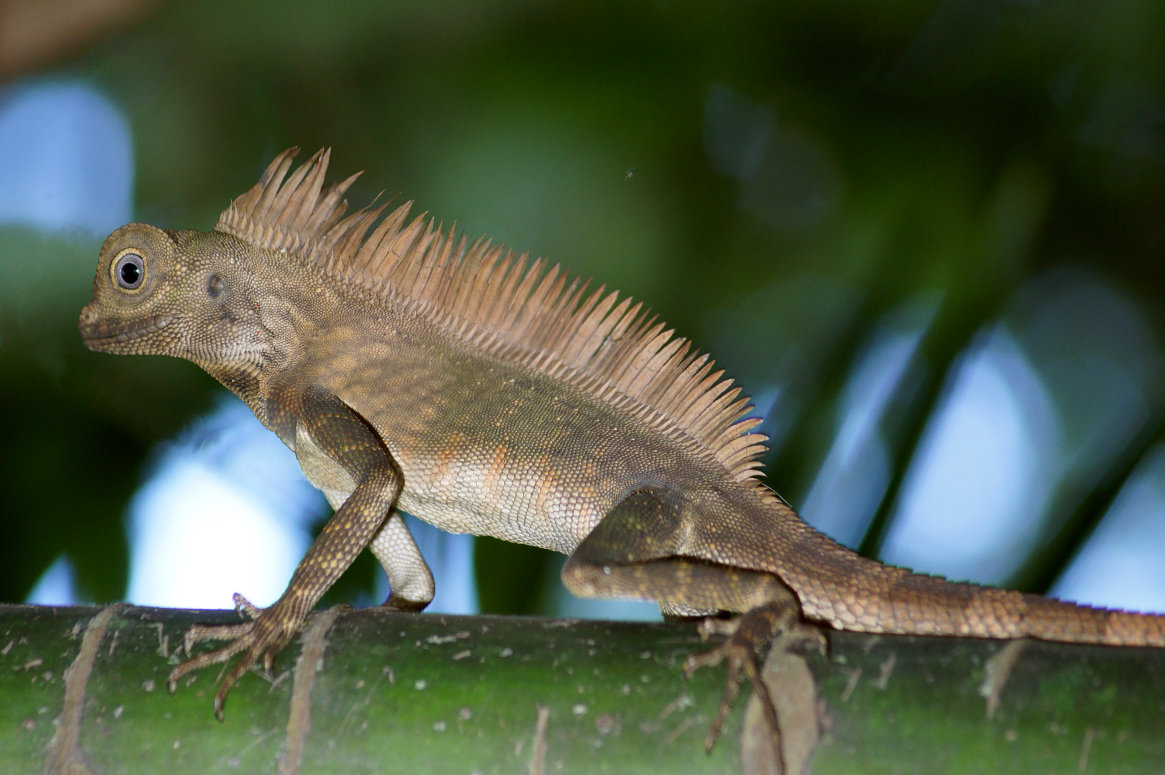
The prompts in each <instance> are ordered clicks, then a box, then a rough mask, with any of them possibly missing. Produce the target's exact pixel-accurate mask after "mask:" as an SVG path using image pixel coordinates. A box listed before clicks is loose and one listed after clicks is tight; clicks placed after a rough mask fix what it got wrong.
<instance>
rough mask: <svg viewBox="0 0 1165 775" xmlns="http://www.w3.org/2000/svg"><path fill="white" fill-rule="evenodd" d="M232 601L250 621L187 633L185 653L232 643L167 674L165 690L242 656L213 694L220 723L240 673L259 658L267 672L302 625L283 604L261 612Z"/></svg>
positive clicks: (241, 601)
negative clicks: (209, 643)
mask: <svg viewBox="0 0 1165 775" xmlns="http://www.w3.org/2000/svg"><path fill="white" fill-rule="evenodd" d="M234 599H235V609H236V610H237V611H238V612H239V613H240V614H242V615H244V616H246V617H248V618H249V619H250V620H251V621H249V622H242V623H240V624H225V625H205V624H196V625H194V626H192V627H191V628H190V629H189V630H187V631H186V637H185V638H184V639H183V642H184V645H185V649H186V653H187V654H189V653H190V650H191V649H192V648H193V647H194V644H195V643H199V642H201V641H204V640H230V641H231V642H230V643H228V644H227V645H225V646H223V647H222V648H218V649H215V650H214V651H208V652H206V653H205V654H199V655H198V656H196V657H191V658H190V659H187V660H186V661H185V662H182V663H181V664H179V665H178V666H177V667H175V668H174V669H173V670H171V671H170V677H169V679H168V680H167V682H166V688H167V689H169V691H170V693H171V694H173V693H174V692H175V690H177V688H178V679H179V678H181V677H182V676H184V675H186V674H187V673H192V672H194V671H195V670H201V669H202V668H204V667H208V666H209V665H217V664H219V663H220V662H226V661H227V660H228V659H230V658H231V657H233V656H235V655H236V654H243V658H242V659H240V660H239V661H238V662H236V663H235V664H234V666H233V667H231V669H230V670H229V671H228V672H227V674H226V676H224V677H223V679H222V683H220V684H219V687H218V691H217V692H215V695H214V716H215V718H217V719H218V720H219V721H222V720H223V710H222V708H223V702H224V701H225V700H226V696H227V692H229V691H230V690H231V689H232V688H233V687H234V685H235V683H236V682H237V681H238V680H239V678H241V677H242V676H243V673H245V672H247V670H249V669H250V668H251V666H252V665H254V664H255V663H256V662H258V661H259V660H260V658H261V659H262V660H263V668H264V669H265V670H266V671H267V672H270V671H271V665H272V663H273V662H274V660H275V655H276V654H278V653H279V652H280V651H281V650H283V647H284V646H286V645H287V644H288V643H289V642H290V641H291V639H292V638H293V637H295V633H296V632H298V630H299V628H300V625H302V624H303V618H304V617H302V616H297V615H296V614H294V613H293V612H291V611H290V610H289V607H288V606H285V605H281V603H282V601H280V602H277V603H275V605H273V606H271V607H270V608H265V609H264V608H259V607H257V606H255V605H252V604H251V602H250V601H248V600H247V599H246V598H245V597H243V596H242V595H239V594H236V595H235V598H234Z"/></svg>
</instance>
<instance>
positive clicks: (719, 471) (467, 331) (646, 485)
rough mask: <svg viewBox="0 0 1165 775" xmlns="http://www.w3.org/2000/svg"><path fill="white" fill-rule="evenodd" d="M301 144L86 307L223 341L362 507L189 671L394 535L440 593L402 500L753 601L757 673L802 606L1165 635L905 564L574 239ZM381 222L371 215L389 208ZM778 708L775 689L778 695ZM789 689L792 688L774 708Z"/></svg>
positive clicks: (400, 576) (1161, 619)
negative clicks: (559, 244) (775, 481)
mask: <svg viewBox="0 0 1165 775" xmlns="http://www.w3.org/2000/svg"><path fill="white" fill-rule="evenodd" d="M295 154H296V149H291V150H288V151H285V152H283V153H281V154H280V155H279V156H278V157H276V158H275V160H274V161H273V162H272V163H271V165H270V166H269V167H268V168H267V170H266V171H265V172H264V173H263V175H262V177H261V178H260V179H259V182H258V183H256V184H255V186H253V187H252V188H251V189H250V190H249V191H247V192H246V193H244V194H243V195H242V196H240V197H238V198H237V199H235V200H234V201H233V202H231V204H230V206H229V207H228V208H227V209H226V211H225V212H224V213H223V214H222V216H221V217H220V218H219V220H218V224H217V225H216V227H215V229H214V230H213V231H210V232H199V231H193V230H183V231H172V230H169V229H160V228H157V227H154V226H150V225H146V224H138V223H133V224H129V225H127V226H123V227H121V228H120V229H118V230H117V231H115V232H114V233H113V234H111V235H110V236H109V238H108V239H106V241H105V244H104V246H103V247H102V249H101V255H100V258H99V259H98V266H97V275H96V278H95V280H94V300H93V301H92V302H91V303H90V304H89V305H88V306H86V307H85V309H84V310H83V311H82V313H81V319H80V330H81V335H82V337H83V338H84V340H85V343H86V345H88V347H89V348H90V349H93V350H98V351H102V352H111V353H132V354H160V355H172V356H176V357H179V358H185V359H187V360H190V361H193V362H194V363H196V364H198V365H199V366H201V367H202V368H203V369H205V370H206V371H207V372H209V373H210V374H211V375H212V376H214V377H215V378H217V379H218V380H219V381H220V382H222V384H223V385H225V386H226V387H228V388H229V389H231V390H232V391H234V392H235V393H237V394H238V395H239V397H241V398H242V399H243V401H245V402H246V403H247V405H248V406H249V407H250V408H251V409H252V410H253V411H254V413H255V415H256V416H257V417H258V418H259V420H261V421H262V423H263V424H264V425H265V426H266V427H268V428H269V429H271V430H272V431H274V432H275V433H276V434H278V436H279V438H280V439H282V440H283V442H284V443H285V444H286V445H287V446H288V447H290V448H291V449H292V450H293V451H294V452H295V455H296V457H297V458H298V460H299V463H300V465H301V466H302V468H303V471H304V473H305V474H306V476H307V478H308V479H309V480H310V481H311V482H312V483H313V484H314V485H315V486H317V487H319V488H320V489H321V490H323V492H324V494H325V495H326V496H327V499H328V501H329V502H330V503H331V505H332V506H333V507H334V508H335V510H336V512H335V515H334V516H333V517H332V518H331V519H330V520H329V521H328V523H327V525H326V526H325V527H324V529H323V531H322V532H321V533H320V535H319V537H318V538H317V539H316V540H315V542H314V543H313V544H312V546H311V548H310V549H309V550H308V552H307V554H306V555H305V556H304V558H303V560H302V561H301V562H300V564H299V566H298V567H297V568H296V570H295V573H294V575H293V576H292V578H291V582H290V583H289V584H288V586H287V589H286V591H285V592H284V593H283V595H282V596H281V597H280V598H279V600H278V601H277V602H275V603H274V604H273V605H272V606H270V607H269V608H266V609H264V610H260V609H257V608H255V607H254V606H251V605H250V604H249V603H247V602H246V600H245V599H242V598H241V597H239V598H237V600H238V604H239V607H240V608H241V609H242V610H243V612H244V613H245V614H247V615H248V617H249V619H250V620H249V621H246V622H244V623H240V624H236V625H228V626H218V627H206V626H196V627H195V628H194V629H192V630H191V632H190V634H189V635H188V636H187V646H188V648H187V650H188V651H189V646H190V644H191V643H192V642H194V641H198V640H202V639H229V640H230V642H229V643H228V644H227V645H225V646H223V647H221V648H219V649H217V650H214V651H210V652H208V653H203V654H200V655H198V656H194V657H191V658H189V659H187V660H186V661H185V662H183V663H182V664H180V665H178V666H177V667H176V668H174V670H173V672H172V673H171V675H170V685H171V689H173V687H174V686H175V684H176V681H177V679H178V678H179V677H181V676H182V675H185V674H187V673H189V672H191V671H193V670H197V669H199V668H202V667H206V666H207V665H212V664H215V663H219V662H223V661H226V660H229V659H230V658H232V657H234V656H236V655H242V657H241V659H239V660H238V661H237V662H236V663H235V664H234V666H233V667H232V668H231V669H230V671H229V672H227V674H226V676H225V677H224V678H223V680H222V683H221V684H220V687H219V689H218V692H217V693H216V695H215V698H214V707H215V713H216V715H218V716H219V718H220V719H221V717H222V706H223V701H224V698H225V697H226V694H227V692H228V691H229V690H230V689H231V687H232V686H233V685H234V684H235V682H236V681H237V680H238V679H239V677H240V676H241V675H242V674H243V673H244V672H245V671H246V670H248V669H249V668H250V667H251V666H252V665H253V664H255V663H256V662H258V661H260V660H262V661H263V663H264V664H265V666H266V667H267V668H268V669H270V667H271V664H272V660H273V659H274V657H275V655H276V654H277V653H278V652H279V651H280V650H281V649H282V648H283V647H284V646H285V645H286V644H287V643H288V642H289V641H290V640H291V638H292V637H293V636H294V635H295V633H296V632H297V631H298V630H299V628H300V626H301V625H302V624H303V622H304V619H305V617H306V616H307V614H308V612H309V611H310V610H311V609H312V608H313V606H315V604H316V603H317V602H318V601H319V599H320V597H321V596H322V595H323V594H324V592H325V591H326V590H327V589H328V588H329V587H330V586H331V585H332V584H333V583H334V582H335V581H336V579H337V578H339V576H340V574H342V573H343V572H344V570H345V569H346V568H347V567H348V566H349V565H350V564H351V563H352V561H353V560H354V559H355V558H356V556H357V555H358V554H359V553H360V552H361V551H362V550H363V549H364V548H365V547H369V548H370V549H371V550H372V552H373V554H374V555H375V556H376V557H377V559H378V560H379V561H380V563H381V565H382V566H383V567H384V570H385V572H386V573H387V574H388V580H389V585H390V589H391V594H390V596H389V598H388V600H387V601H386V603H385V604H386V605H387V606H388V607H390V608H393V609H400V610H408V611H419V610H421V609H423V608H424V607H425V606H426V605H427V604H428V603H429V601H430V600H431V599H432V597H433V577H432V574H431V573H430V572H429V569H428V567H427V566H426V564H425V561H424V560H423V559H422V558H421V555H420V553H419V552H418V550H417V547H416V545H415V544H414V543H413V540H412V538H411V537H410V535H409V532H408V529H407V528H406V527H405V523H404V521H403V520H402V519H401V516H400V513H401V512H402V511H403V512H408V513H411V514H414V515H416V516H418V517H420V518H422V519H424V520H426V521H428V522H431V523H432V524H434V525H437V526H438V527H441V528H443V529H445V530H448V531H452V532H457V533H475V534H478V535H489V536H495V537H497V538H502V539H505V540H508V541H515V542H521V543H526V544H531V545H534V546H539V547H544V548H547V549H553V550H556V551H559V552H563V553H565V554H568V555H569V559H568V561H567V563H566V566H565V568H564V570H563V581H564V582H565V584H566V586H567V587H568V588H569V589H570V590H571V591H572V592H573V593H575V594H577V595H582V596H596V597H631V598H645V599H650V600H655V601H657V602H658V604H659V606H660V608H661V609H662V611H663V612H664V614H665V615H672V616H706V615H711V614H716V613H718V612H730V613H738V614H741V616H739V617H737V619H736V620H735V621H736V622H738V623H739V626H738V627H737V628H736V629H735V631H734V632H733V633H732V634H731V635H730V637H729V638H728V639H727V640H725V641H724V642H723V643H722V644H721V645H720V646H719V647H717V648H716V649H714V650H713V651H711V652H709V654H708V655H701V656H697V657H694V658H693V659H691V660H689V665H688V666H689V667H691V666H697V665H701V664H708V663H713V662H717V661H720V660H721V659H722V658H725V657H726V658H727V659H728V662H729V682H728V687H727V689H726V691H725V697H724V700H723V701H722V703H721V706H720V709H719V713H718V717H717V719H716V721H715V722H714V724H713V730H712V733H711V734H710V735H709V744H710V743H711V741H714V739H715V734H716V732H717V730H718V729H719V727H720V722H721V721H722V720H723V717H724V713H725V712H726V711H727V710H728V706H729V704H730V703H731V699H732V697H734V696H735V692H736V687H737V685H738V684H739V681H740V678H741V673H742V672H743V673H745V674H748V675H749V676H750V678H752V679H753V683H754V685H756V686H757V688H758V690H759V691H760V692H762V701H764V700H765V698H766V697H767V693H763V684H760V683H759V681H758V680H757V679H756V666H755V659H756V658H757V655H758V654H760V653H763V649H764V648H766V647H767V643H768V641H769V639H771V637H772V636H773V634H774V632H775V631H776V630H777V629H778V628H781V627H789V626H793V625H794V623H795V622H797V621H799V620H800V619H801V618H803V619H805V620H807V621H809V622H814V623H820V624H824V625H828V626H831V627H834V628H838V629H842V630H853V631H861V632H876V633H906V634H934V635H963V636H976V637H987V638H1022V637H1032V638H1042V639H1046V640H1055V641H1066V642H1073V643H1077V642H1079V643H1101V644H1113V645H1125V646H1165V616H1156V615H1141V614H1133V613H1125V612H1120V611H1110V610H1103V609H1093V608H1086V607H1081V606H1076V605H1072V604H1069V603H1063V602H1059V601H1056V600H1051V599H1048V598H1043V597H1039V596H1036V595H1030V594H1021V593H1019V592H1013V591H1006V590H1000V589H992V588H986V587H980V586H975V585H972V584H963V583H953V582H949V581H946V580H944V579H941V578H936V577H930V576H922V575H917V574H914V573H911V572H909V571H907V570H904V569H901V568H896V567H891V566H887V565H882V564H880V563H878V562H875V561H873V560H870V559H866V558H864V557H861V556H859V555H857V554H855V553H854V552H852V551H850V550H848V549H846V548H844V547H842V546H841V545H839V544H837V543H835V542H833V541H832V540H830V539H829V538H827V537H825V536H824V535H822V534H820V533H818V532H816V531H814V530H813V529H812V528H810V527H809V526H808V525H807V524H806V523H805V522H803V521H802V520H801V519H800V518H799V517H798V516H797V514H796V513H795V512H794V511H793V509H792V508H791V507H790V506H789V505H788V504H787V503H785V502H784V501H783V500H782V499H781V498H779V497H778V496H777V495H776V494H775V493H773V492H772V491H771V490H770V489H768V488H767V487H766V486H765V485H764V484H762V483H761V481H760V480H759V478H758V474H759V465H760V464H759V463H758V458H759V457H760V455H761V454H762V453H763V452H764V449H765V439H764V437H763V436H761V435H759V434H757V433H755V432H753V431H754V428H755V426H756V425H757V423H759V420H758V419H756V418H754V417H750V416H749V412H750V410H751V407H750V405H749V402H748V399H747V398H745V397H743V396H742V395H741V394H740V389H739V388H738V387H735V386H734V385H733V382H732V380H730V379H728V378H726V377H725V376H724V374H723V372H722V371H721V370H719V369H717V368H716V367H715V365H714V363H713V361H712V360H711V359H710V358H709V357H708V356H707V355H705V354H702V353H700V352H698V351H696V350H695V349H694V348H693V347H692V346H691V344H690V343H689V342H688V341H687V340H686V339H683V338H680V337H677V336H675V335H674V333H673V331H672V330H671V329H670V328H668V327H667V325H666V324H664V323H663V322H661V321H659V320H658V319H657V318H656V317H655V316H653V315H652V314H651V313H650V312H649V311H648V310H647V308H646V307H644V306H643V305H642V304H640V303H636V302H633V301H632V300H631V299H629V298H626V297H624V298H620V296H619V295H618V293H615V292H608V291H607V290H605V288H603V287H599V288H597V289H594V290H587V283H584V282H580V281H579V280H577V279H574V278H571V277H570V276H568V275H567V274H566V273H565V272H564V271H562V270H561V269H560V268H559V267H558V266H557V265H555V266H550V267H548V266H547V264H546V263H545V262H543V261H542V260H541V259H539V260H535V261H532V262H531V261H529V260H528V259H527V256H526V255H522V256H520V257H516V256H515V255H514V254H513V253H512V252H509V251H507V250H505V249H503V248H502V247H498V246H492V245H491V244H490V243H489V242H488V241H484V240H478V241H476V242H473V243H472V244H471V243H469V242H468V241H467V240H466V239H465V238H464V237H461V238H458V237H457V236H455V234H454V233H453V232H452V231H449V232H445V231H443V230H441V229H440V228H439V227H434V225H433V223H432V221H430V220H426V218H425V216H424V215H420V216H418V217H415V218H413V219H411V220H409V219H408V213H409V208H410V205H409V204H405V205H403V206H401V207H398V208H397V209H395V210H393V211H391V212H390V213H389V214H388V215H387V216H385V217H384V218H383V219H381V220H380V221H379V223H378V224H377V220H378V219H379V218H380V216H381V214H382V212H383V211H384V210H385V206H384V205H381V206H379V207H368V208H365V209H362V210H359V211H357V212H355V213H353V214H350V215H346V216H345V211H346V207H347V204H346V202H345V200H344V195H345V192H346V191H347V189H348V188H349V187H350V186H351V185H352V182H353V181H354V180H355V179H356V177H357V176H356V175H353V176H352V177H349V178H348V179H346V180H344V181H343V182H341V183H339V184H334V185H331V186H328V187H325V184H324V180H325V173H326V171H327V167H328V161H329V157H330V153H329V151H326V150H322V151H320V152H318V153H316V154H315V155H314V156H312V157H311V159H309V160H308V161H307V162H306V163H305V164H303V165H301V166H300V167H299V168H298V169H296V170H295V171H294V172H292V173H291V174H290V175H288V172H289V171H290V168H291V165H292V157H293V156H295ZM370 229H371V231H369V230H370ZM766 705H767V706H768V707H769V708H771V702H768V703H766ZM772 718H773V717H772V716H771V715H770V720H771V719H772Z"/></svg>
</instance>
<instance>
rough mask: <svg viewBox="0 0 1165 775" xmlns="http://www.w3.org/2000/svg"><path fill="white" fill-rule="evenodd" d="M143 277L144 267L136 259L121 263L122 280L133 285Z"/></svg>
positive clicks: (128, 284) (125, 283) (130, 285)
mask: <svg viewBox="0 0 1165 775" xmlns="http://www.w3.org/2000/svg"><path fill="white" fill-rule="evenodd" d="M141 279H142V268H141V267H140V266H138V264H137V263H136V262H134V261H125V262H124V263H122V265H121V282H122V283H123V284H124V285H127V286H129V287H131V288H132V287H133V286H135V285H137V284H138V283H139V282H140V281H141Z"/></svg>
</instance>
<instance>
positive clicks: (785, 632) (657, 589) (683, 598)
mask: <svg viewBox="0 0 1165 775" xmlns="http://www.w3.org/2000/svg"><path fill="white" fill-rule="evenodd" d="M683 509H684V504H683V499H682V497H680V496H678V494H676V493H674V492H671V491H666V490H665V491H660V490H658V489H655V488H643V489H640V490H636V491H634V492H632V493H631V494H630V495H629V496H627V497H626V498H624V499H623V500H621V501H620V502H619V503H618V504H616V506H615V507H614V508H613V509H612V510H611V511H610V512H609V513H608V514H607V515H606V516H605V517H604V518H603V520H602V521H601V522H600V523H599V524H598V526H596V527H595V529H594V530H593V531H591V533H590V534H589V535H588V536H587V537H586V538H584V539H583V541H582V542H581V543H579V545H578V547H577V548H576V549H575V551H574V553H573V554H571V556H570V559H568V560H567V563H566V566H565V567H564V568H563V571H562V577H563V582H564V583H565V584H566V586H567V588H568V589H570V591H571V592H572V593H574V594H576V595H579V596H581V597H629V598H642V599H649V600H655V601H656V602H658V603H659V605H660V608H661V610H662V611H663V612H664V614H665V615H668V614H671V615H676V614H679V615H691V614H698V615H699V614H710V613H716V612H718V611H729V612H744V613H743V614H742V615H741V616H738V617H736V618H734V619H727V620H725V619H717V618H714V617H709V618H705V619H704V620H703V623H702V629H701V635H702V636H703V637H705V638H706V637H708V636H709V635H711V634H718V635H727V638H726V639H725V640H724V641H723V642H721V643H720V644H718V645H716V646H714V647H713V648H711V649H709V650H708V651H706V652H703V653H700V654H695V655H692V656H691V657H689V658H688V659H687V660H685V663H684V673H685V675H690V674H691V673H692V671H694V670H696V669H697V668H700V667H706V666H712V665H717V664H719V663H720V662H725V661H726V662H727V663H728V676H727V682H726V684H725V687H724V695H723V698H722V699H721V702H720V706H719V708H718V710H717V714H716V719H715V720H714V721H713V723H712V727H711V729H710V730H709V732H708V736H707V737H706V739H705V747H706V748H707V749H708V750H711V748H712V746H713V745H714V744H715V742H716V739H717V738H718V737H719V735H720V729H721V727H722V726H723V723H724V719H725V717H726V716H727V714H728V711H729V710H730V709H731V707H732V704H733V701H734V700H735V699H736V695H737V694H738V692H739V690H740V683H741V681H742V679H743V678H744V677H745V676H747V677H748V678H749V680H750V682H751V683H752V686H753V688H754V690H755V691H756V694H757V698H758V699H759V700H760V703H761V707H762V708H763V710H764V714H765V718H766V721H767V723H768V726H769V728H770V730H771V731H772V733H773V734H774V735H775V736H776V737H778V738H779V737H780V727H779V723H778V716H777V710H776V706H775V704H774V703H773V699H772V696H771V695H770V693H769V690H768V686H767V685H766V684H765V682H764V681H763V679H762V678H761V674H760V670H759V668H758V660H760V659H762V658H763V657H764V656H765V654H766V653H767V652H768V650H769V647H770V645H771V644H772V643H773V641H774V638H776V637H778V636H781V637H780V641H781V647H782V648H795V649H796V650H805V648H804V647H805V646H809V647H812V648H813V649H815V650H817V651H820V652H822V653H824V651H825V636H824V635H823V634H822V632H821V630H819V629H818V628H816V627H813V626H811V625H807V624H804V623H803V621H802V618H801V616H802V614H801V606H800V604H799V602H798V600H797V597H796V595H795V594H794V593H793V591H792V590H791V589H790V588H789V587H788V586H787V585H785V584H784V583H783V582H782V581H781V580H780V579H779V578H777V576H775V575H773V574H771V573H765V572H762V571H754V570H748V569H743V568H735V567H731V566H728V565H723V564H720V563H717V562H715V561H712V560H707V559H703V558H698V557H691V556H684V551H685V549H686V546H685V543H686V539H687V537H688V531H687V530H686V529H685V528H684V527H683V526H684V525H685V524H688V521H687V520H686V519H685V518H686V517H690V516H691V515H685V514H683V513H682V512H683Z"/></svg>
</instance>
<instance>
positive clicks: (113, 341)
mask: <svg viewBox="0 0 1165 775" xmlns="http://www.w3.org/2000/svg"><path fill="white" fill-rule="evenodd" d="M171 322H172V318H171V317H170V316H169V315H151V316H150V317H147V318H141V319H139V320H133V321H118V320H115V321H99V320H98V319H97V314H96V312H94V311H91V310H90V308H89V307H86V308H85V309H84V310H82V312H81V320H80V322H79V324H78V326H77V328H78V329H79V330H80V332H81V339H82V340H83V341H84V342H85V346H86V347H88V348H89V349H90V350H93V351H95V352H108V353H127V352H132V351H134V350H135V349H138V348H135V347H134V343H135V342H137V341H139V340H142V339H145V338H148V337H151V336H153V335H154V334H156V333H157V332H159V331H161V330H162V329H164V328H166V327H167V326H169V325H170V323H171Z"/></svg>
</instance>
